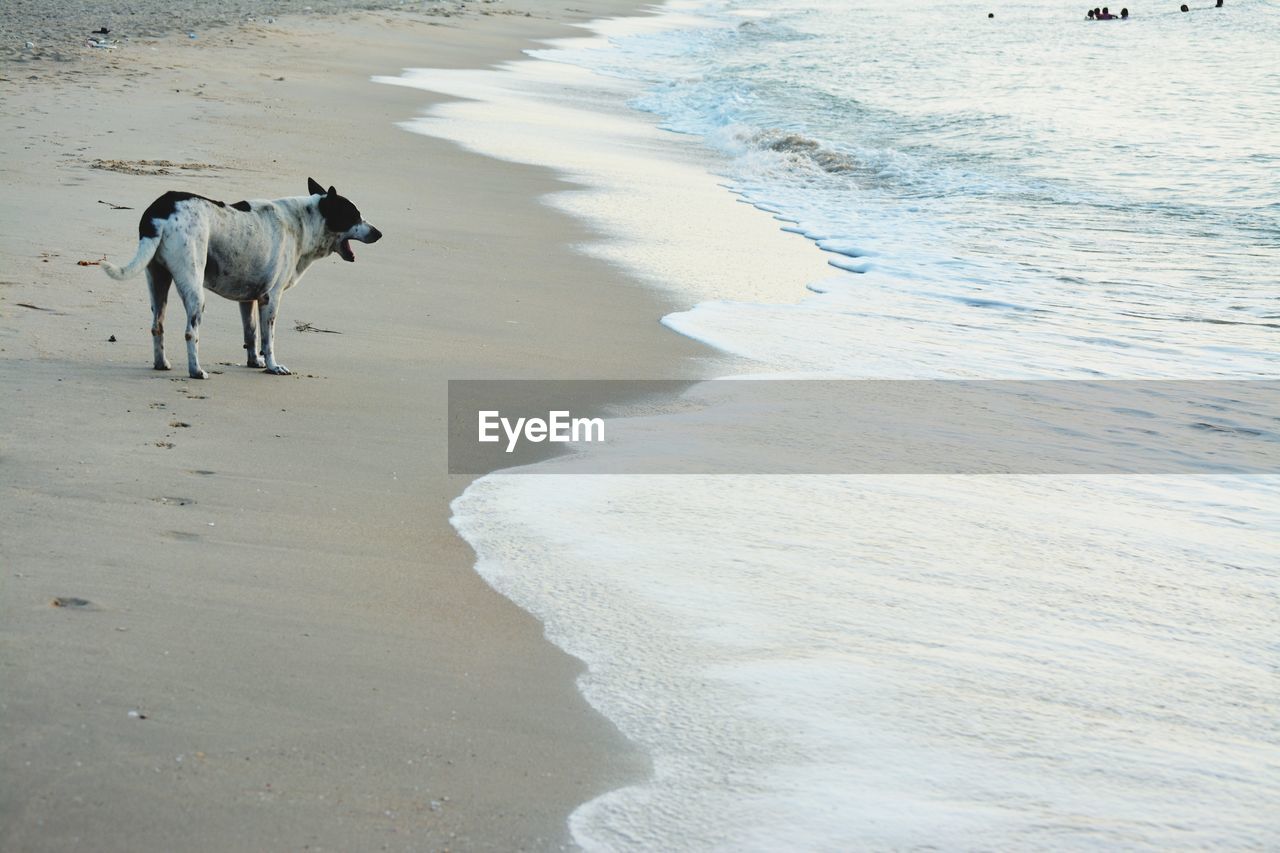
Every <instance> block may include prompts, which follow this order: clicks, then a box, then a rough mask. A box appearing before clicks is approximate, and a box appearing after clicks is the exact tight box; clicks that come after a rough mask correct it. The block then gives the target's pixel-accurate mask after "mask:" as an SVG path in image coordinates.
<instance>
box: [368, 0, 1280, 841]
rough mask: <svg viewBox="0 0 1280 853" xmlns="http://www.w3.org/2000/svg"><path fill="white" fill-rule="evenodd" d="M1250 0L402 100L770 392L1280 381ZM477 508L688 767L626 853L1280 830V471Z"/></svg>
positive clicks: (629, 798) (588, 654)
mask: <svg viewBox="0 0 1280 853" xmlns="http://www.w3.org/2000/svg"><path fill="white" fill-rule="evenodd" d="M1231 5H1232V9H1231V11H1230V14H1232V15H1235V16H1236V17H1234V18H1231V19H1230V20H1231V21H1234V22H1237V23H1236V24H1234V27H1235V29H1226V28H1225V27H1227V24H1226V23H1224V22H1226V21H1227V20H1228V19H1226V18H1211V17H1208V16H1210V15H1214V14H1218V13H1217V12H1214V11H1213V10H1205V11H1202V12H1197V13H1196V14H1195V15H1186V16H1181V17H1179V15H1178V14H1177V13H1172V14H1166V13H1165V12H1163V11H1160V12H1155V11H1150V12H1145V11H1144V12H1140V13H1136V14H1135V19H1134V20H1132V21H1128V22H1125V23H1123V24H1122V23H1119V22H1116V23H1113V24H1105V23H1104V24H1092V25H1090V24H1086V23H1085V22H1083V21H1080V22H1071V24H1070V25H1068V24H1065V23H1062V22H1060V21H1058V20H1056V19H1055V18H1054V16H1056V15H1059V14H1060V10H1056V9H1051V8H1050V7H1049V6H1045V5H1043V4H1041V5H1036V4H1021V5H1017V6H1013V7H1008V8H1007V9H1006V8H1005V7H1001V9H1000V10H998V15H997V18H996V19H994V21H995V23H994V24H993V23H992V22H991V21H989V20H988V19H986V18H985V15H983V16H974V17H973V19H972V20H969V19H965V20H952V19H951V18H949V17H946V16H955V15H959V14H964V13H963V12H962V11H961V10H959V8H958V7H956V6H955V5H954V4H941V3H934V2H930V0H911V2H907V3H901V4H898V6H897V7H895V13H894V14H893V15H884V14H882V13H881V11H880V10H878V9H877V8H875V7H871V6H866V7H864V6H862V5H860V4H849V3H836V2H835V0H829V2H828V0H819V2H818V3H817V4H816V5H815V4H814V3H806V4H804V5H803V6H802V5H799V4H793V3H791V2H789V0H750V2H746V0H742V2H731V3H727V4H716V5H712V6H709V7H706V8H705V9H700V8H699V7H698V6H697V5H695V4H692V3H690V4H683V5H681V6H679V7H678V9H677V10H676V11H674V12H673V13H671V14H669V15H668V16H665V17H661V16H660V17H656V18H647V19H641V20H639V21H631V22H625V21H624V22H605V23H602V24H600V25H598V26H597V30H596V31H597V35H596V36H595V37H592V38H587V39H583V40H581V41H565V42H561V43H557V44H555V45H552V46H549V47H548V48H547V49H546V50H540V51H535V52H534V54H535V56H536V57H537V58H538V59H539V60H542V61H528V62H521V63H514V64H512V65H510V66H507V67H504V68H502V69H499V70H497V71H479V72H446V71H434V70H432V71H419V72H409V73H407V74H406V75H405V77H404V78H397V79H396V80H394V81H388V82H400V83H404V84H407V85H414V86H420V87H422V88H426V89H431V90H434V91H442V92H446V93H448V94H453V95H458V96H461V97H465V98H469V99H472V100H469V101H466V102H460V103H450V104H447V105H442V106H439V107H435V108H433V110H432V111H431V113H430V115H428V116H427V117H425V118H423V119H422V120H420V121H416V122H412V123H410V124H409V127H410V129H413V130H415V131H417V132H423V133H428V134H432V135H438V136H442V137H445V138H448V139H452V140H455V141H457V142H459V143H461V144H464V145H467V146H469V147H471V148H474V149H476V150H478V151H481V152H483V153H487V154H491V155H493V156H498V157H502V158H505V159H509V160H514V161H519V162H529V163H537V164H541V165H546V166H550V167H552V168H554V169H557V170H558V171H560V172H562V173H564V174H565V175H567V176H568V177H570V178H571V179H573V180H574V181H575V182H578V183H580V184H581V185H582V188H581V189H576V190H572V191H569V192H565V193H560V194H557V195H556V196H555V197H553V198H552V199H550V201H551V203H552V204H554V205H555V206H556V207H558V208H560V209H562V210H565V211H568V212H570V213H573V214H574V215H578V216H582V217H584V218H587V219H588V220H589V221H591V222H592V223H593V224H594V225H595V226H596V227H597V228H599V229H600V230H601V231H602V232H603V233H604V234H605V235H606V237H605V240H604V241H603V242H602V243H600V244H597V245H592V246H586V247H583V248H584V250H586V251H590V252H593V253H596V254H600V255H602V256H604V257H607V258H609V259H611V260H614V261H616V262H619V263H623V264H625V265H627V266H628V267H629V268H630V269H632V270H634V271H635V272H636V273H637V274H638V275H640V276H642V277H643V278H644V279H646V280H647V281H649V282H652V283H654V284H657V285H659V286H662V287H664V288H666V289H668V290H669V292H671V293H674V294H677V295H678V298H680V299H683V300H686V301H687V302H688V304H689V309H688V310H685V311H680V312H676V313H674V314H672V315H670V316H668V317H666V318H664V319H663V322H664V323H665V324H666V325H667V326H669V327H670V328H672V329H673V330H675V331H678V332H680V333H682V334H686V335H689V336H691V337H695V338H698V339H700V340H703V341H706V342H708V343H710V344H712V345H714V346H716V347H718V348H720V349H723V350H725V351H726V352H730V353H733V354H736V355H739V356H743V357H746V358H749V359H752V360H754V361H755V362H756V364H757V365H758V367H757V368H756V369H755V370H756V372H758V373H760V374H764V375H769V374H770V373H778V372H784V371H790V372H802V373H806V374H814V375H820V376H824V377H832V376H837V377H851V378H881V379H883V378H955V377H984V378H1014V377H1017V378H1049V377H1053V378H1082V377H1100V376H1102V377H1134V378H1158V377H1163V378H1184V379H1185V378H1212V377H1232V378H1248V377H1264V376H1265V377H1274V376H1275V374H1276V368H1277V365H1278V364H1280V360H1278V359H1277V358H1276V356H1275V347H1274V336H1275V328H1276V326H1277V324H1278V321H1277V318H1276V312H1275V309H1274V305H1273V304H1272V302H1274V298H1273V297H1274V294H1273V293H1272V292H1271V290H1269V289H1267V283H1268V282H1269V281H1270V279H1271V277H1272V276H1273V274H1274V268H1275V263H1274V262H1275V260H1276V259H1277V258H1276V255H1277V253H1276V249H1277V244H1276V240H1275V233H1277V232H1276V217H1277V209H1276V208H1275V207H1274V197H1275V192H1274V190H1275V184H1274V163H1276V162H1280V152H1277V151H1276V146H1275V140H1274V136H1272V137H1271V140H1270V142H1268V140H1267V138H1266V134H1267V131H1266V130H1265V128H1267V127H1268V126H1269V124H1268V122H1270V121H1271V120H1273V119H1275V118H1277V116H1276V115H1275V107H1274V101H1273V100H1268V99H1267V93H1268V91H1269V89H1268V85H1269V84H1267V83H1266V81H1267V80H1269V79H1270V78H1269V77H1268V76H1267V73H1266V68H1267V63H1268V62H1271V61H1272V60H1271V59H1270V53H1269V52H1268V51H1267V48H1266V46H1267V45H1268V44H1274V41H1273V40H1272V36H1273V35H1274V34H1275V30H1276V27H1277V20H1278V19H1277V16H1276V15H1275V13H1274V11H1273V10H1272V9H1271V8H1270V7H1269V6H1267V5H1265V4H1263V3H1261V2H1255V0H1238V2H1235V3H1233V4H1231ZM695 12H701V13H704V15H705V16H704V15H699V14H695ZM940 16H941V17H940ZM1245 16H1248V17H1247V18H1246V17H1245ZM1245 20H1247V21H1248V24H1247V25H1245V24H1244V23H1241V22H1243V21H1245ZM1015 22H1016V23H1015ZM1225 40H1230V43H1231V45H1232V49H1231V50H1226V49H1224V45H1225V44H1226V43H1227V41H1225ZM1046 51H1048V52H1049V55H1048V57H1047V58H1046ZM1174 54H1176V55H1180V56H1185V57H1193V58H1194V61H1187V62H1183V63H1179V64H1178V67H1177V68H1173V67H1171V66H1170V64H1169V63H1167V62H1165V61H1163V58H1164V57H1166V56H1168V55H1174ZM585 69H591V70H592V71H594V72H595V74H593V73H590V72H589V71H587V70H585ZM1100 69H1107V70H1108V71H1109V72H1110V73H1112V74H1113V75H1114V81H1115V82H1114V85H1113V84H1112V83H1113V80H1112V78H1107V77H1106V75H1103V76H1102V77H1100V76H1099V74H1100V71H1099V70H1100ZM600 75H603V76H600ZM1226 79H1229V80H1231V81H1232V82H1231V85H1230V86H1229V87H1226V88H1227V89H1230V90H1231V92H1232V93H1233V95H1232V96H1230V97H1229V96H1227V95H1225V94H1224V91H1225V90H1224V87H1223V86H1222V85H1221V81H1222V80H1226ZM1100 89H1101V91H1100ZM626 99H630V100H631V103H632V104H634V105H636V106H639V107H641V108H642V109H644V110H647V111H649V112H651V113H653V114H654V115H655V116H656V117H657V121H658V122H660V123H661V125H662V126H663V127H665V128H667V129H668V130H672V131H677V132H678V133H679V134H681V135H676V134H672V133H662V132H659V131H657V130H655V129H654V128H653V127H652V126H651V125H650V124H649V123H647V122H645V121H642V120H638V119H637V117H636V115H634V114H632V113H630V112H628V111H627V110H626V109H625V108H624V106H623V102H624V101H625V100H626ZM1192 106H1194V107H1195V110H1200V111H1201V112H1200V113H1199V115H1200V116H1201V119H1200V120H1197V121H1195V122H1191V123H1188V119H1187V116H1188V115H1191V114H1195V111H1194V110H1191V107H1192ZM1076 116H1079V120H1074V118H1073V117H1076ZM1272 123H1273V122H1272ZM700 146H701V147H700ZM709 173H713V174H714V175H715V176H716V177H711V174H709ZM721 183H727V187H721V186H718V184H721ZM726 189H727V190H729V191H726ZM739 200H745V201H747V202H748V204H740V203H737V202H738V201H739ZM829 262H835V264H836V265H837V266H839V265H842V264H849V265H854V266H857V267H858V269H859V271H858V272H856V273H854V272H850V271H847V270H845V271H838V270H835V269H832V268H831V267H830V266H828V265H827V264H828V263H829ZM1231 405H1232V403H1231V401H1224V406H1225V407H1226V409H1225V412H1226V414H1227V415H1229V414H1230V406H1231ZM631 426H632V428H633V429H644V428H645V425H644V423H643V422H635V423H633V424H632V425H631ZM611 434H612V433H611ZM605 452H624V451H622V450H619V449H618V448H608V449H607V450H606V451H605ZM699 452H710V451H709V450H706V449H705V448H704V449H702V450H701V451H699ZM717 452H725V453H731V452H732V447H729V448H724V447H721V448H719V449H718V451H717ZM574 464H575V462H574V457H568V458H564V459H559V460H553V461H551V462H548V463H543V469H544V470H546V471H547V472H550V471H553V470H573V465H574ZM454 512H455V515H454V523H455V525H456V527H457V528H458V530H459V532H460V533H461V534H462V535H463V536H465V537H466V538H467V540H468V541H470V542H471V543H472V545H473V546H474V547H475V549H476V552H477V554H478V563H477V569H478V571H479V572H480V573H481V574H482V575H483V576H484V577H485V578H486V580H488V581H489V583H491V584H492V585H493V586H494V587H495V588H496V589H498V590H500V591H501V592H503V593H504V594H506V595H508V596H510V597H511V598H512V599H513V600H514V601H516V602H517V603H518V604H520V606H522V607H524V608H526V609H527V610H529V611H530V612H532V613H533V614H535V615H536V616H537V617H538V618H539V619H541V620H542V621H543V622H544V624H545V625H546V630H547V634H548V636H549V637H550V638H551V639H552V640H553V641H554V642H556V643H557V644H559V645H561V646H562V647H564V648H565V649H567V650H568V651H569V652H571V653H573V654H575V655H577V656H579V657H580V658H582V659H583V660H584V661H585V662H586V663H587V665H588V671H587V673H586V675H584V677H583V679H582V682H581V685H582V689H583V692H584V694H585V695H586V696H587V698H588V699H589V700H590V701H591V702H592V704H593V705H595V706H596V707H597V708H599V709H600V710H601V711H602V712H603V713H604V714H605V715H607V716H608V717H609V718H610V719H611V720H613V721H614V722H615V723H616V724H617V725H618V726H619V727H620V729H621V730H622V731H623V732H624V733H625V734H627V736H628V737H630V738H632V739H634V740H635V741H636V742H637V743H639V744H640V745H642V746H643V747H644V748H645V749H646V750H647V751H648V752H649V753H650V755H651V756H652V757H653V762H654V776H653V778H652V779H648V780H642V781H639V782H638V783H637V784H635V785H633V786H630V787H627V788H623V789H621V790H618V791H613V792H610V793H608V794H606V795H604V796H602V797H600V798H598V799H596V800H593V801H591V802H589V803H585V804H583V806H582V807H581V808H579V809H578V810H577V811H576V812H575V813H574V815H573V817H572V820H571V827H572V830H573V834H574V837H575V839H576V840H577V841H578V842H579V843H580V844H582V846H584V847H586V848H588V849H617V850H653V849H664V850H667V849H669V850H849V849H872V850H874V849H885V850H898V849H909V848H919V847H926V846H928V847H936V848H941V849H974V848H983V849H1046V850H1048V849H1055V850H1056V849H1111V848H1116V847H1120V848H1138V849H1141V848H1145V849H1164V848H1169V847H1178V848H1191V847H1208V848H1234V849H1265V848H1270V847H1277V846H1280V832H1278V830H1277V827H1276V825H1275V823H1274V822H1273V821H1271V820H1269V813H1270V811H1271V810H1272V809H1271V806H1272V804H1273V803H1274V802H1275V801H1276V800H1277V798H1278V797H1280V776H1278V775H1277V773H1276V766H1277V755H1280V742H1278V739H1277V736H1276V729H1275V726H1274V718H1273V712H1274V702H1275V696H1276V692H1277V684H1276V681H1275V675H1274V671H1275V670H1274V666H1275V646H1274V640H1273V635H1274V626H1275V614H1276V612H1277V611H1276V603H1277V596H1278V595H1280V581H1278V576H1280V568H1278V566H1277V559H1276V555H1277V554H1278V553H1280V532H1278V531H1280V483H1278V482H1277V479H1276V478H1275V477H1234V478H1227V477H1220V478H1193V477H1166V478H1155V477H1145V478H1137V477H1131V478H1116V477H1110V478H1107V477H1075V478H1066V477H1055V478H1049V477H1013V476H1010V477H1000V478H992V477H982V478H973V477H955V476H951V477H942V476H936V477H923V476H916V477H856V476H827V477H819V476H804V477H800V476H793V477H763V476H736V477H705V476H671V477H657V476H650V477H634V476H633V477H621V476H585V475H569V474H558V475H556V476H537V475H491V476H488V477H485V478H482V479H480V480H478V481H476V482H475V483H474V484H472V486H471V487H470V488H468V490H467V491H466V493H465V494H464V495H463V496H462V497H460V498H459V499H458V500H457V501H456V502H455V505H454Z"/></svg>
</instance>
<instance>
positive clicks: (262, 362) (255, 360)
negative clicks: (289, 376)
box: [248, 355, 267, 367]
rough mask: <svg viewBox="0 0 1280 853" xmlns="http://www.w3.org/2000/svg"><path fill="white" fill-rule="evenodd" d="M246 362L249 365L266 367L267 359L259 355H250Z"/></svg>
mask: <svg viewBox="0 0 1280 853" xmlns="http://www.w3.org/2000/svg"><path fill="white" fill-rule="evenodd" d="M248 364H249V366H250V367H266V366H267V360H266V359H265V358H263V357H262V356H260V355H251V356H249V362H248Z"/></svg>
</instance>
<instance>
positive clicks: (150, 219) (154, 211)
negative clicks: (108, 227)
mask: <svg viewBox="0 0 1280 853" xmlns="http://www.w3.org/2000/svg"><path fill="white" fill-rule="evenodd" d="M193 198H198V199H200V200H201V201H207V202H209V204H216V205H217V206H218V207H226V205H225V204H223V203H222V202H220V201H214V200H213V199H211V198H205V197H204V196H202V195H196V194H195V193H183V192H173V191H170V192H167V193H165V194H164V195H162V196H160V198H158V199H156V200H155V201H153V202H151V206H150V207H148V208H147V209H146V210H145V211H144V212H143V214H142V219H141V220H139V221H138V237H139V238H143V237H158V236H160V232H159V230H157V228H156V224H155V220H157V219H168V218H169V217H170V216H173V212H174V210H175V209H176V208H177V206H178V203H179V202H183V201H190V200H191V199H193Z"/></svg>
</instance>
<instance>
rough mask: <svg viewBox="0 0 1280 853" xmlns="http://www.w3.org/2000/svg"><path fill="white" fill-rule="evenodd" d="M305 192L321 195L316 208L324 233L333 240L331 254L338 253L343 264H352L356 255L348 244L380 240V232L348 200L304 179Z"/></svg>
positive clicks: (334, 190)
mask: <svg viewBox="0 0 1280 853" xmlns="http://www.w3.org/2000/svg"><path fill="white" fill-rule="evenodd" d="M307 189H308V190H310V191H311V194H312V195H318V196H320V202H319V205H318V208H319V210H320V215H321V216H322V217H323V218H324V227H325V230H326V231H328V232H329V234H330V235H331V236H332V238H333V244H332V248H331V249H330V251H333V252H337V253H338V255H339V256H340V257H341V258H342V259H343V260H344V261H354V260H355V259H356V254H355V252H353V251H351V241H352V240H359V241H360V242H361V243H376V242H378V240H380V239H382V232H381V231H379V230H378V229H377V228H374V227H373V226H372V225H370V224H369V223H367V222H365V221H364V217H362V216H361V215H360V211H359V209H357V208H356V206H355V205H354V204H352V203H351V201H350V200H349V199H347V198H344V197H343V196H341V195H338V191H337V190H336V189H334V188H333V187H329V189H327V190H326V189H324V188H323V187H321V186H320V184H319V183H317V182H316V180H315V179H314V178H308V179H307Z"/></svg>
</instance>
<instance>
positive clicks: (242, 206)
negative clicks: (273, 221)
mask: <svg viewBox="0 0 1280 853" xmlns="http://www.w3.org/2000/svg"><path fill="white" fill-rule="evenodd" d="M231 206H232V207H234V208H235V209H236V210H243V211H244V212H245V213H248V212H249V211H250V210H252V209H253V205H251V204H249V202H247V201H238V202H236V203H235V204H233V205H231Z"/></svg>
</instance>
